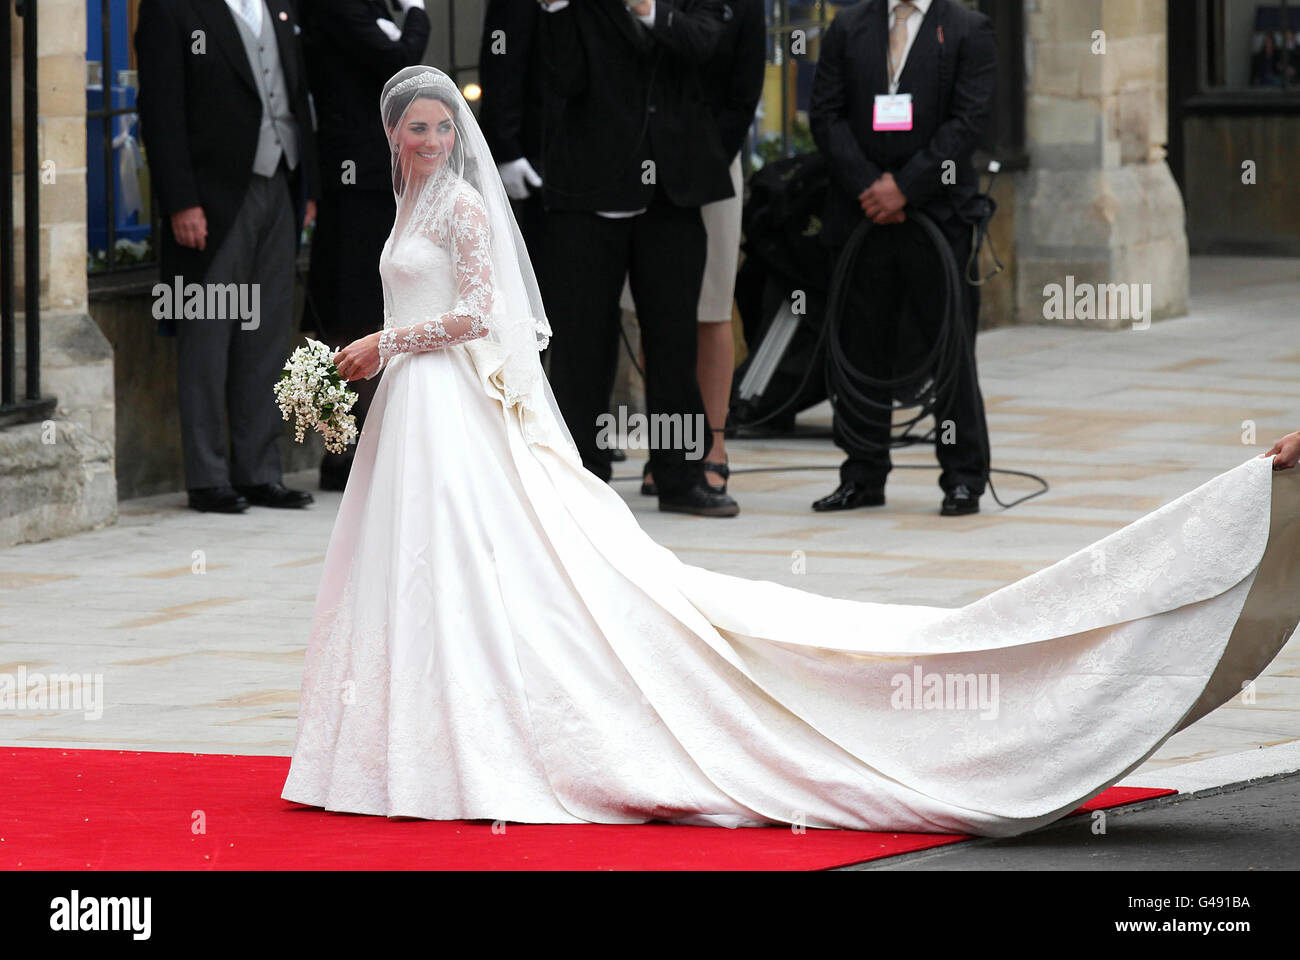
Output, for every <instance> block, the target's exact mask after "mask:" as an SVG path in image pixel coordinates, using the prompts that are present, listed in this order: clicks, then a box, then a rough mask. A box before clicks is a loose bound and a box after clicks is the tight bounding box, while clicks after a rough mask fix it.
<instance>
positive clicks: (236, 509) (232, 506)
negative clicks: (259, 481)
mask: <svg viewBox="0 0 1300 960" xmlns="http://www.w3.org/2000/svg"><path fill="white" fill-rule="evenodd" d="M189 494H190V509H191V510H198V511H200V512H201V513H243V512H244V511H245V510H247V509H248V501H247V500H245V499H244V498H243V497H241V496H240V495H239V494H238V493H236V492H235V490H234V488H233V487H195V488H194V489H193V490H191V491H189Z"/></svg>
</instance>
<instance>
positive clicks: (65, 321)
mask: <svg viewBox="0 0 1300 960" xmlns="http://www.w3.org/2000/svg"><path fill="white" fill-rule="evenodd" d="M8 6H9V9H8V10H7V11H6V12H5V14H4V15H7V16H9V17H10V18H11V24H12V30H13V46H12V49H11V50H10V60H9V70H10V73H11V78H12V82H13V86H14V111H15V117H14V121H15V122H14V131H13V136H14V150H13V157H14V171H15V173H14V191H15V195H16V196H15V204H14V236H13V237H12V238H8V237H6V238H4V239H5V242H6V243H8V242H10V241H11V240H12V242H13V243H14V247H15V261H16V262H15V270H16V277H15V280H16V285H17V291H16V302H15V307H16V309H17V310H19V311H21V310H22V309H23V302H24V299H23V298H24V296H25V290H24V286H23V285H24V271H25V269H26V268H25V266H24V263H25V258H26V257H27V251H26V250H25V249H24V246H23V223H24V211H23V204H22V189H23V181H24V178H25V177H28V176H31V177H36V178H39V179H40V182H41V187H40V219H41V224H40V257H41V270H40V282H41V291H40V303H41V391H42V393H43V394H45V395H46V396H51V395H52V396H54V397H56V398H57V400H58V405H57V407H56V408H55V412H54V415H53V418H52V419H50V420H47V421H45V422H43V423H26V424H21V425H17V426H10V427H5V428H3V429H0V545H4V544H9V543H17V542H23V541H28V540H43V539H46V538H49V537H52V536H60V535H62V534H66V533H71V532H74V531H76V530H84V529H88V528H91V527H97V526H102V525H103V524H105V523H111V522H113V521H114V520H115V519H116V517H117V483H116V480H115V479H114V460H113V440H114V430H115V427H114V422H113V419H114V403H113V352H112V349H111V348H110V346H109V344H108V341H107V340H106V339H104V335H103V334H102V333H100V330H99V327H98V326H97V325H96V324H95V322H94V321H93V320H91V318H90V315H89V313H88V312H87V306H88V305H87V290H86V58H85V51H86V8H85V5H84V4H83V3H79V2H77V0H41V2H40V8H39V13H40V22H39V24H38V26H39V30H38V34H39V36H38V48H37V58H38V64H37V77H38V98H39V104H38V115H39V116H38V121H39V129H38V130H37V153H38V158H39V162H40V165H41V167H40V169H38V170H34V171H29V170H25V169H23V163H24V161H23V151H22V142H23V141H22V136H23V133H22V127H23V124H22V115H21V109H22V106H21V105H22V100H21V95H20V92H21V90H22V30H23V21H22V18H20V17H18V16H16V14H15V13H14V12H13V5H12V4H9V5H8ZM23 325H24V318H23V316H22V315H21V313H20V315H19V316H18V317H17V322H16V323H15V327H16V333H17V336H16V338H15V339H16V341H17V342H16V344H15V346H16V353H17V367H18V377H19V380H18V387H19V392H20V393H21V391H22V386H23V383H24V381H25V373H24V370H25V369H26V367H25V365H26V357H25V355H24V346H25V341H24V334H23V329H24V326H23Z"/></svg>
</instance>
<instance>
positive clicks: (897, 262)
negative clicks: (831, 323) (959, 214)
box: [833, 218, 988, 494]
mask: <svg viewBox="0 0 1300 960" xmlns="http://www.w3.org/2000/svg"><path fill="white" fill-rule="evenodd" d="M939 226H940V228H941V229H942V230H943V232H944V235H945V236H946V238H947V240H948V243H949V245H950V247H951V248H952V252H953V256H954V257H956V259H957V269H958V272H959V273H962V274H963V275H964V273H965V270H966V261H967V259H968V258H969V257H970V249H971V237H970V227H969V226H967V225H966V224H963V223H961V222H960V221H958V220H956V219H955V218H954V219H950V220H948V221H945V222H943V223H940V225H939ZM855 280H856V284H855V290H854V291H853V293H854V296H851V297H849V298H848V306H847V307H846V315H845V317H844V322H843V324H842V326H841V337H842V342H843V344H844V350H845V355H846V356H847V358H848V360H849V362H850V363H852V364H853V366H854V367H856V368H857V369H859V370H863V371H865V372H866V373H868V374H869V375H871V376H873V377H878V378H886V377H896V376H901V375H902V374H904V373H906V372H907V371H909V370H913V369H916V367H917V361H918V360H921V359H924V356H925V354H926V353H927V352H928V351H929V349H930V347H931V345H932V344H933V343H934V339H935V335H936V333H937V331H938V328H939V323H940V320H941V316H942V311H943V305H944V295H943V274H942V268H941V266H940V262H939V260H938V254H937V252H936V251H935V249H934V245H933V244H932V243H931V242H930V240H929V238H928V237H927V235H926V234H925V232H924V231H923V230H922V228H921V227H920V225H919V224H917V223H916V222H914V221H912V220H905V221H903V222H902V223H899V224H891V225H889V226H883V227H882V226H876V227H872V228H871V230H870V231H869V232H868V234H867V236H866V238H865V240H864V242H863V246H862V250H861V253H860V255H859V257H858V263H857V274H856V277H855ZM962 290H963V292H964V303H965V311H964V312H965V316H964V317H962V322H964V323H965V324H966V329H967V330H968V331H969V343H970V353H969V356H968V357H967V361H968V362H967V363H966V364H963V365H962V368H961V370H960V371H959V373H958V375H957V376H956V377H955V378H954V383H953V386H952V388H951V389H950V390H949V391H947V395H946V396H943V397H940V398H939V408H938V411H937V417H936V420H937V428H936V430H935V453H936V455H937V456H938V459H939V465H940V466H941V467H942V468H943V469H942V472H941V473H940V475H939V486H941V487H942V488H943V489H944V490H951V489H952V488H953V487H955V486H957V485H958V484H965V485H966V486H967V487H969V488H970V490H971V492H973V493H975V494H981V493H983V492H984V483H985V480H986V478H987V476H988V458H987V454H986V451H987V450H988V426H987V424H986V423H985V420H984V397H983V395H982V394H981V393H980V389H979V379H978V375H977V372H976V369H975V332H976V329H977V327H978V325H979V287H973V286H971V285H970V284H968V283H965V282H963V283H962ZM864 393H866V394H867V396H869V397H871V398H872V400H873V401H874V402H875V403H879V404H885V403H889V402H890V400H891V397H890V391H888V390H875V391H864ZM949 421H951V422H950V423H949ZM850 430H852V432H853V433H855V434H857V435H858V436H860V437H863V438H865V441H866V443H858V442H855V440H854V439H853V438H852V437H851V436H850V434H849V431H850ZM833 431H834V436H835V443H836V445H837V446H839V447H840V449H842V450H843V451H844V452H845V453H847V454H848V457H847V459H846V460H845V461H844V463H843V464H842V465H841V466H840V480H841V481H844V482H849V481H856V482H859V483H866V484H869V485H873V486H874V485H880V486H883V485H884V483H885V478H886V477H887V476H888V474H889V471H890V469H891V466H892V464H891V462H890V457H889V447H888V443H889V433H890V418H889V414H888V413H887V412H886V411H885V410H880V409H877V408H875V407H865V406H864V407H863V408H861V409H850V408H849V407H848V405H847V404H844V403H843V402H841V403H839V404H837V405H836V408H835V415H834V424H833Z"/></svg>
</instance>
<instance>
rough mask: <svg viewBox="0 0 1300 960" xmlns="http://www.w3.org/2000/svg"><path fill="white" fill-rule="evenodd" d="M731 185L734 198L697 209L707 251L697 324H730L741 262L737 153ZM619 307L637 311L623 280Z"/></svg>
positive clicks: (741, 190)
mask: <svg viewBox="0 0 1300 960" xmlns="http://www.w3.org/2000/svg"><path fill="white" fill-rule="evenodd" d="M731 185H732V187H733V188H734V189H735V191H736V193H735V196H732V197H727V199H725V200H718V201H717V202H715V203H708V204H705V205H704V206H703V207H701V208H700V216H701V217H702V218H703V219H704V230H705V233H706V234H707V235H708V248H707V253H706V255H705V259H704V283H703V284H702V285H701V286H700V303H699V307H698V308H697V316H698V318H699V321H700V323H730V322H731V303H732V300H733V299H735V296H736V266H737V265H738V264H739V262H740V212H741V207H742V206H743V200H744V197H743V193H744V182H743V180H742V179H741V175H740V154H736V156H735V158H734V159H733V160H732V161H731ZM621 303H622V306H623V309H624V310H630V311H632V312H633V313H635V312H636V304H634V303H633V302H632V290H631V287H630V286H629V285H628V282H627V279H626V278H624V280H623V298H622V301H621Z"/></svg>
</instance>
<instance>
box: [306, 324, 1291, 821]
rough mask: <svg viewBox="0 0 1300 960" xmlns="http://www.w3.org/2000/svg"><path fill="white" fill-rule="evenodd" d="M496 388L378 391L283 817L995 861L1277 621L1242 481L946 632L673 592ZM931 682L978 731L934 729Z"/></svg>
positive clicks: (744, 585) (688, 588)
mask: <svg viewBox="0 0 1300 960" xmlns="http://www.w3.org/2000/svg"><path fill="white" fill-rule="evenodd" d="M498 367H499V355H497V354H494V352H493V345H492V344H488V343H485V342H483V341H472V342H470V343H466V344H458V345H453V346H450V347H447V348H445V349H439V350H433V351H430V352H427V353H414V354H405V355H400V356H398V357H396V358H395V359H393V360H392V361H390V362H389V364H388V368H387V370H386V372H385V374H384V378H383V380H382V382H381V383H380V386H379V389H378V391H377V394H376V397H375V400H374V403H373V406H372V408H371V412H370V415H369V418H368V420H367V423H366V429H365V431H364V432H363V434H362V437H361V440H360V443H359V445H358V448H357V451H356V459H355V463H354V465H353V469H352V474H351V480H350V481H349V484H348V487H347V490H346V492H345V494H344V496H343V500H342V503H341V505H340V508H339V515H338V519H337V522H336V525H335V528H334V532H333V535H332V537H331V539H330V543H329V548H328V552H327V556H326V561H325V568H324V573H323V578H322V583H321V588H320V596H319V600H318V604H317V613H316V618H315V622H314V625H313V631H312V636H311V640H310V645H309V649H308V655H307V663H306V669H305V672H304V678H303V686H302V699H301V705H300V713H299V721H298V740H297V745H296V747H295V751H294V757H293V763H292V767H291V771H290V774H289V778H288V781H287V783H286V784H285V788H284V792H283V795H284V797H285V798H286V799H288V800H292V801H297V802H299V803H304V804H309V805H313V806H319V807H324V808H326V809H329V810H343V811H352V812H357V813H367V814H376V815H388V816H410V817H420V818H429V819H480V818H485V819H493V820H496V819H501V820H512V821H520V822H549V823H580V822H600V823H635V822H642V821H646V820H650V819H661V820H670V821H675V822H681V823H691V824H723V825H728V826H742V825H744V826H748V825H762V824H772V823H777V824H779V823H802V824H806V825H807V826H809V827H831V828H852V829H863V830H892V831H903V830H906V831H940V832H966V833H974V834H982V835H989V836H1005V835H1011V834H1016V833H1020V832H1023V831H1025V830H1029V829H1032V828H1034V827H1037V826H1040V825H1042V824H1045V823H1048V822H1050V821H1052V820H1054V819H1057V818H1059V817H1061V816H1063V815H1065V814H1067V813H1068V812H1070V811H1071V810H1072V809H1074V808H1075V807H1076V806H1077V805H1078V804H1079V803H1080V802H1082V801H1084V800H1086V799H1088V798H1089V797H1091V796H1093V795H1095V794H1097V793H1099V792H1100V791H1101V790H1103V789H1104V788H1106V787H1107V786H1109V785H1111V784H1113V783H1115V782H1116V781H1117V780H1119V779H1120V778H1122V777H1123V776H1124V775H1125V774H1126V773H1128V772H1130V771H1131V770H1133V769H1134V768H1135V767H1137V766H1138V765H1139V764H1141V763H1142V762H1143V761H1144V760H1145V759H1146V758H1147V757H1148V756H1150V755H1151V754H1152V753H1153V752H1154V751H1155V750H1156V749H1157V748H1159V747H1160V745H1161V744H1162V743H1164V741H1165V740H1166V739H1168V738H1169V737H1170V736H1171V735H1173V734H1174V733H1176V732H1177V731H1179V730H1181V729H1183V728H1184V727H1186V726H1187V725H1188V724H1190V723H1192V722H1193V721H1194V720H1196V719H1197V718H1199V717H1201V716H1203V715H1204V714H1206V713H1207V712H1209V711H1210V710H1212V709H1214V708H1215V707H1217V706H1219V705H1220V704H1222V703H1224V702H1226V701H1227V700H1229V699H1230V698H1232V697H1233V696H1234V695H1236V694H1237V693H1239V691H1240V690H1241V688H1242V685H1243V684H1244V683H1246V682H1248V681H1250V680H1251V679H1253V678H1254V677H1256V676H1257V675H1258V674H1259V673H1260V672H1261V671H1262V670H1263V669H1264V668H1265V667H1266V666H1267V664H1268V663H1269V662H1270V660H1272V658H1273V657H1274V656H1275V655H1276V654H1277V652H1278V651H1279V650H1280V649H1281V647H1282V646H1283V644H1284V643H1285V641H1286V639H1287V637H1288V636H1289V635H1290V633H1291V632H1292V631H1293V630H1294V628H1295V626H1296V624H1297V621H1298V620H1300V589H1298V587H1300V471H1295V470H1292V471H1285V472H1276V473H1275V472H1274V471H1272V470H1271V469H1270V465H1271V461H1269V460H1261V459H1252V460H1250V461H1247V462H1245V463H1243V464H1241V465H1240V466H1238V467H1236V468H1235V469H1233V470H1229V471H1228V472H1226V473H1224V474H1222V475H1220V476H1218V477H1215V478H1214V479H1212V480H1210V481H1209V482H1208V483H1206V484H1204V485H1203V486H1201V487H1198V488H1197V489H1196V490H1193V491H1192V492H1191V493H1188V494H1187V495H1185V496H1183V497H1181V498H1179V499H1178V500H1175V501H1174V502H1172V503H1170V504H1168V505H1166V506H1164V507H1162V508H1161V509H1159V510H1157V511H1155V512H1154V513H1151V514H1149V515H1148V516H1146V517H1144V518H1142V519H1141V520H1138V521H1137V522H1135V523H1133V524H1131V525H1129V526H1127V527H1125V528H1123V529H1121V530H1119V531H1117V532H1116V533H1114V534H1112V535H1111V536H1109V537H1106V538H1105V539H1103V540H1101V541H1099V542H1097V543H1096V544H1093V545H1092V546H1090V547H1088V548H1087V549H1085V550H1082V551H1080V552H1079V553H1076V554H1074V555H1073V556H1070V557H1067V558H1066V559H1064V560H1062V561H1060V562H1059V563H1057V564H1054V565H1053V566H1051V567H1048V568H1047V569H1045V570H1042V571H1040V572H1039V573H1036V574H1034V575H1032V576H1029V577H1026V578H1025V579H1023V580H1021V581H1019V582H1017V583H1014V584H1011V585H1010V586H1007V587H1005V588H1003V589H1001V590H998V591H996V592H994V593H992V594H990V595H989V596H987V597H985V598H983V599H981V600H978V601H976V602H974V603H971V604H968V605H967V606H965V607H962V608H959V609H951V610H950V609H940V608H933V607H923V606H907V605H895V604H884V603H862V602H854V601H849V600H839V599H833V598H829V597H822V596H818V595H816V594H813V593H808V592H805V591H801V590H796V589H793V588H789V587H784V586H780V585H777V584H774V583H769V582H764V581H751V580H745V579H741V578H737V577H732V576H727V575H724V574H720V573H715V572H711V571H708V570H704V569H702V568H699V567H695V566H691V565H689V564H684V563H682V562H681V561H679V560H678V559H677V558H676V557H675V556H674V555H673V553H672V552H671V551H669V550H667V549H666V548H664V547H661V546H659V545H658V544H656V543H655V542H654V541H653V540H651V539H650V537H649V536H647V535H646V534H645V532H644V531H642V530H641V528H640V527H639V526H638V525H637V523H636V520H635V517H634V516H633V514H632V513H631V511H630V510H629V509H628V508H627V506H626V505H625V504H624V502H623V501H622V499H621V498H620V497H619V496H618V494H617V493H615V492H614V491H613V490H612V489H611V488H610V487H609V486H607V485H606V484H604V483H602V482H600V481H599V480H597V479H596V478H595V477H594V476H592V475H591V474H590V473H588V472H587V471H586V470H585V469H583V467H582V465H581V463H580V462H579V460H578V459H577V457H576V455H575V454H574V453H573V451H572V449H571V447H569V446H568V445H567V443H566V442H564V441H563V440H561V439H560V437H559V434H558V433H557V431H556V430H555V425H554V423H553V422H550V421H549V419H548V418H550V416H551V415H550V413H549V411H548V410H547V409H546V408H545V405H544V404H542V403H540V402H531V403H530V402H526V401H520V400H519V398H512V399H511V401H510V402H507V401H506V399H505V397H504V396H503V394H502V392H501V389H500V383H499V377H498V376H497V374H498V373H499V369H498ZM534 400H535V401H536V398H534ZM918 668H919V674H918V673H917V671H918ZM918 676H919V677H921V678H922V679H923V686H925V687H926V691H925V692H924V694H923V692H922V691H913V692H915V693H917V694H918V696H917V697H914V698H912V700H911V702H908V700H907V698H906V697H904V696H901V693H902V692H903V686H904V685H907V684H909V683H912V682H913V680H914V678H916V677H918ZM935 677H938V678H942V679H941V680H940V681H938V682H940V683H942V684H943V686H944V690H945V694H951V692H952V691H953V690H954V689H956V690H957V691H958V692H960V689H962V686H963V684H968V683H969V684H972V686H971V687H970V689H971V690H979V689H983V690H984V691H985V692H986V693H990V692H992V691H996V701H995V702H994V703H992V704H991V705H990V703H989V702H988V700H987V699H986V700H985V701H984V702H983V703H981V702H979V698H978V697H975V698H974V702H966V703H960V702H951V701H949V700H947V699H945V700H944V701H943V702H940V703H938V704H936V703H935V702H934V700H933V698H931V697H929V693H931V692H933V690H934V684H932V683H931V682H930V678H935ZM900 678H905V679H900ZM954 680H955V681H956V684H955V686H954ZM980 684H983V686H982V688H981V687H980ZM918 701H919V703H918ZM918 706H919V708H918ZM935 706H938V707H939V708H938V709H934V708H933V707H935ZM990 706H991V707H992V709H990Z"/></svg>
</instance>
